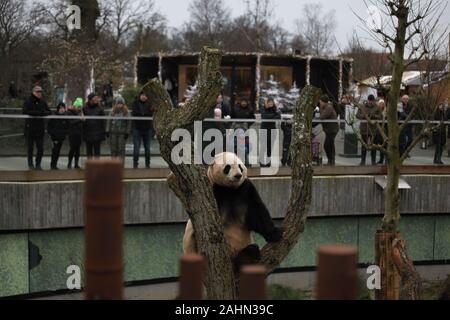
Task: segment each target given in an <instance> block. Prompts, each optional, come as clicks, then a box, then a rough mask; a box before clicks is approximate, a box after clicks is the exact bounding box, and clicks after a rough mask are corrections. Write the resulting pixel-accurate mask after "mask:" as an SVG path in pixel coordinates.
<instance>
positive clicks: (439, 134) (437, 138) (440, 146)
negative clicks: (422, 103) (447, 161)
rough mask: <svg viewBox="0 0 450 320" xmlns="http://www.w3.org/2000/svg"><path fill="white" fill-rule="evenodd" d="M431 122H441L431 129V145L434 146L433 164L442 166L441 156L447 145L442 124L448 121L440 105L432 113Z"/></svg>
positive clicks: (442, 106)
mask: <svg viewBox="0 0 450 320" xmlns="http://www.w3.org/2000/svg"><path fill="white" fill-rule="evenodd" d="M433 120H434V121H439V122H441V123H440V124H438V125H434V127H433V143H434V144H435V145H436V150H435V152H434V162H433V163H434V164H439V165H442V164H444V162H442V154H443V152H444V148H445V144H446V143H447V137H446V134H445V124H444V122H445V121H447V120H448V118H447V115H446V113H445V110H444V105H443V104H440V105H439V107H438V108H437V109H436V111H435V112H434V115H433Z"/></svg>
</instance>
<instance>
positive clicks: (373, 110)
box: [356, 95, 383, 166]
mask: <svg viewBox="0 0 450 320" xmlns="http://www.w3.org/2000/svg"><path fill="white" fill-rule="evenodd" d="M366 115H367V118H369V119H370V120H383V111H382V110H381V108H380V107H379V106H378V104H377V101H376V99H375V96H374V95H370V96H369V97H368V99H367V102H365V103H364V104H363V105H362V106H361V107H360V108H359V109H358V113H357V114H356V118H358V119H360V120H363V122H362V123H361V124H360V127H359V128H360V133H361V138H362V140H363V141H364V143H366V144H367V145H380V144H382V138H381V135H380V133H379V132H378V129H377V126H376V125H375V124H369V123H368V122H364V121H367V119H366ZM380 126H381V124H380ZM366 155H367V149H366V148H365V147H364V145H363V146H362V147H361V163H360V165H361V166H365V165H366ZM370 155H371V160H372V165H373V166H375V165H376V164H377V150H375V149H374V150H371V152H370Z"/></svg>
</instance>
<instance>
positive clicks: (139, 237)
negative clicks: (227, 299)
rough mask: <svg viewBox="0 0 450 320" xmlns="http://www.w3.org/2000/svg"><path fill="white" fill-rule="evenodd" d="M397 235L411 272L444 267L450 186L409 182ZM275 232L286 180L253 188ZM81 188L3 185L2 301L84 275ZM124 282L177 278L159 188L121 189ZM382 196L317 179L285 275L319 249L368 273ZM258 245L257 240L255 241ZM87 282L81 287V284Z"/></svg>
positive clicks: (177, 246) (429, 180)
mask: <svg viewBox="0 0 450 320" xmlns="http://www.w3.org/2000/svg"><path fill="white" fill-rule="evenodd" d="M405 179H406V181H407V182H408V183H409V184H410V185H411V187H412V189H411V190H408V191H402V199H401V201H402V204H401V206H402V212H403V213H404V215H403V218H402V221H401V226H400V231H401V233H402V236H403V237H404V238H405V240H406V241H407V245H408V250H409V252H410V254H411V256H412V258H413V259H414V260H415V261H416V262H426V263H447V264H448V263H449V262H450V201H449V200H448V199H449V197H448V195H449V194H450V177H448V176H407V177H405ZM255 184H256V186H257V188H258V189H259V191H260V193H261V196H262V198H263V199H264V201H265V202H266V203H267V204H268V206H269V208H270V209H271V212H272V213H273V215H274V217H276V218H277V222H280V218H282V216H283V212H284V209H285V207H286V205H287V199H288V197H289V180H288V179H279V178H278V179H277V178H271V179H255ZM82 198H83V184H82V182H63V183H25V184H19V183H17V184H1V185H0V199H1V201H2V202H1V204H2V205H1V207H0V215H1V219H0V222H1V229H2V231H0V248H1V249H0V297H2V296H3V297H4V296H11V295H19V294H28V293H38V292H47V291H54V290H61V289H66V288H67V286H66V281H67V278H68V277H69V274H67V273H66V270H67V267H69V266H71V265H77V266H80V268H81V270H82V272H83V260H84V258H83V257H84V235H83V228H82V226H83V211H82ZM125 199H126V209H125V221H126V227H125V243H124V252H125V280H126V281H127V282H133V281H144V280H157V279H162V278H171V277H176V276H177V275H178V259H179V256H180V254H181V251H182V248H181V245H182V236H183V232H184V226H185V224H184V221H185V220H186V216H185V214H184V212H183V210H182V208H181V205H180V204H179V202H178V200H177V199H176V198H175V196H174V195H173V194H172V193H171V192H170V191H169V190H168V189H167V187H166V183H165V182H164V181H162V180H161V181H160V180H156V181H155V180H152V181H127V182H126V184H125ZM382 208H383V202H382V190H381V189H380V188H379V187H378V186H377V185H376V184H375V182H374V179H373V177H330V178H327V177H322V178H315V179H314V191H313V204H312V208H311V214H310V218H309V220H308V222H307V224H306V230H305V232H304V233H303V234H302V236H301V237H300V240H299V243H298V244H297V245H296V247H295V249H294V250H293V251H292V253H291V254H290V255H289V257H288V258H287V259H286V260H285V261H284V262H283V264H282V265H281V268H298V267H313V266H315V265H316V250H317V248H318V247H319V246H320V245H321V244H328V243H345V244H354V245H356V246H358V248H359V261H360V262H361V263H364V264H370V263H373V260H374V249H373V247H374V243H373V238H374V235H375V232H376V230H377V229H378V228H379V227H380V220H381V219H380V216H379V214H380V213H381V212H382ZM256 240H257V242H258V243H259V244H260V245H263V244H264V243H263V241H262V239H260V238H258V237H256ZM83 278H84V277H82V279H83Z"/></svg>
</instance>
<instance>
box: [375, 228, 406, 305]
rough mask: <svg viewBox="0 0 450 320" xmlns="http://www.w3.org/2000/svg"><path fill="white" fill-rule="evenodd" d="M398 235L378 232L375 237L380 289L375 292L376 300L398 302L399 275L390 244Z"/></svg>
mask: <svg viewBox="0 0 450 320" xmlns="http://www.w3.org/2000/svg"><path fill="white" fill-rule="evenodd" d="M398 237H399V234H398V233H389V232H384V231H378V232H377V234H376V236H375V262H376V264H377V266H379V267H380V270H381V289H380V290H376V291H375V299H376V300H398V298H399V295H400V294H399V292H400V274H399V272H398V270H397V268H396V267H395V263H394V258H393V257H394V255H393V247H392V243H393V241H394V240H395V239H397V238H398Z"/></svg>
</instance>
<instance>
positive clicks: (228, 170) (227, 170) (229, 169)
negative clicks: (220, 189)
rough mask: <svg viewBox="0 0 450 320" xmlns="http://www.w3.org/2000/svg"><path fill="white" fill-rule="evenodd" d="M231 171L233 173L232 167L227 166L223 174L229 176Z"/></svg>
mask: <svg viewBox="0 0 450 320" xmlns="http://www.w3.org/2000/svg"><path fill="white" fill-rule="evenodd" d="M230 171H231V166H230V165H227V166H226V167H225V169H223V173H225V174H229V173H230Z"/></svg>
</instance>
